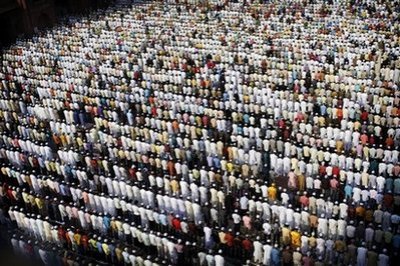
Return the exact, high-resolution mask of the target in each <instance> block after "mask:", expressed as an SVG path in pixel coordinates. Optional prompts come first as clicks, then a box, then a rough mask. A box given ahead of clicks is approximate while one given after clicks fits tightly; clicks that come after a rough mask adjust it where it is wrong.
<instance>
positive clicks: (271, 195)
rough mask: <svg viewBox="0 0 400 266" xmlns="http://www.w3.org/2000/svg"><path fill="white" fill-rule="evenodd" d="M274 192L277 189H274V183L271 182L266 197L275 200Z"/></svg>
mask: <svg viewBox="0 0 400 266" xmlns="http://www.w3.org/2000/svg"><path fill="white" fill-rule="evenodd" d="M276 192H277V191H276V187H275V183H272V184H271V186H270V187H269V188H268V190H267V193H268V198H269V200H270V201H275V200H276Z"/></svg>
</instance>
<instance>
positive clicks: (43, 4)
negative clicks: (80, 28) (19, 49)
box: [0, 0, 115, 47]
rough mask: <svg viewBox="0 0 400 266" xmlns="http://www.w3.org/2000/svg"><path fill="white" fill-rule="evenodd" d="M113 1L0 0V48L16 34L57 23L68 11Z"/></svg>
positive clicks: (82, 11)
mask: <svg viewBox="0 0 400 266" xmlns="http://www.w3.org/2000/svg"><path fill="white" fill-rule="evenodd" d="M114 1H115V0H0V47H7V46H9V45H10V44H12V43H14V42H15V40H16V38H18V37H23V36H25V37H29V36H31V35H32V34H34V33H35V31H38V30H43V29H46V28H49V27H51V26H53V25H55V24H57V23H58V22H59V21H60V20H61V19H62V18H65V17H66V16H68V15H70V14H75V15H79V14H82V15H84V14H87V13H88V12H90V11H91V10H94V9H97V8H104V7H107V6H108V5H109V4H111V3H112V2H114Z"/></svg>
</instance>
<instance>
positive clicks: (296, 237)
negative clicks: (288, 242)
mask: <svg viewBox="0 0 400 266" xmlns="http://www.w3.org/2000/svg"><path fill="white" fill-rule="evenodd" d="M290 237H291V239H292V247H293V248H299V247H300V246H301V239H300V238H301V234H300V233H299V232H298V231H297V229H294V230H293V231H292V232H290Z"/></svg>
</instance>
